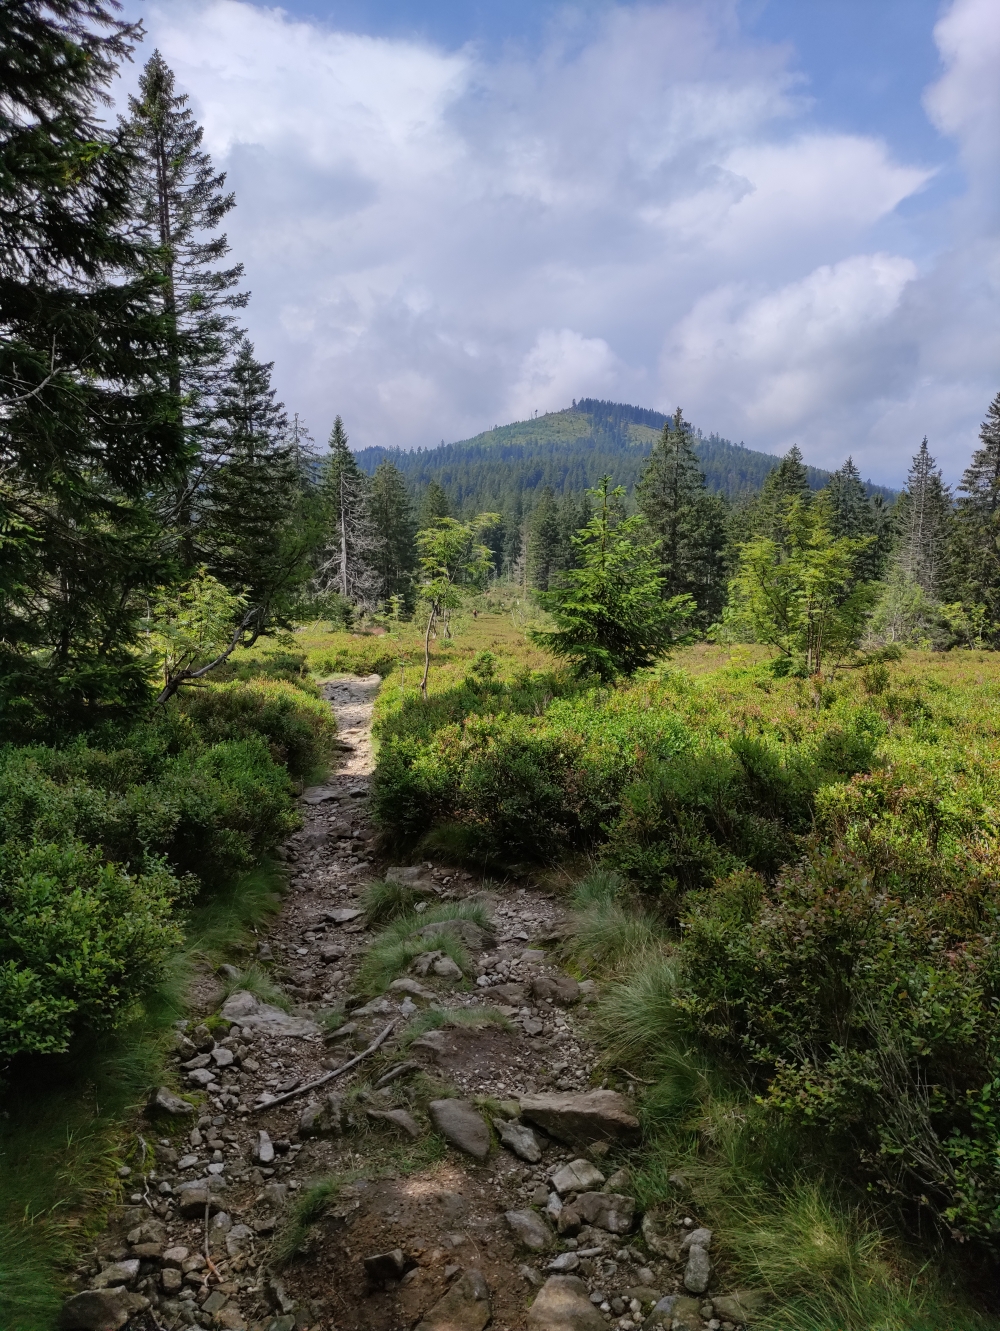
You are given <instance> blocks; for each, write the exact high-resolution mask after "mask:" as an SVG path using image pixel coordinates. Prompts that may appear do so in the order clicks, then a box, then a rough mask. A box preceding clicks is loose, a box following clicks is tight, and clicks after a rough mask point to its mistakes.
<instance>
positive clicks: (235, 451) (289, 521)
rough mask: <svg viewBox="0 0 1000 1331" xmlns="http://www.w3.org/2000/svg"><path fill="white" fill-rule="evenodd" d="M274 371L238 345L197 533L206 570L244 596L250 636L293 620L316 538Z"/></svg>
mask: <svg viewBox="0 0 1000 1331" xmlns="http://www.w3.org/2000/svg"><path fill="white" fill-rule="evenodd" d="M272 368H273V363H272V362H267V363H264V362H261V361H259V360H257V358H256V356H255V354H254V348H253V345H252V343H251V342H250V341H249V340H248V339H247V338H243V339H242V340H241V342H240V344H239V346H238V348H237V352H236V355H235V357H234V359H233V363H232V367H231V369H230V372H229V376H228V378H227V381H226V382H225V383H224V384H223V385H222V386H221V388H220V390H219V394H218V409H217V410H218V420H219V423H220V429H221V431H222V435H221V437H222V441H223V445H224V453H223V458H222V461H221V462H220V464H219V465H218V467H217V468H216V469H215V470H214V471H213V472H212V474H211V476H210V478H209V480H208V483H207V487H206V490H207V493H206V503H205V508H204V513H203V518H202V523H201V529H200V531H199V546H200V547H201V548H202V549H203V550H204V551H205V552H206V554H207V564H208V568H209V571H210V572H211V573H212V574H213V576H215V577H216V578H218V579H219V581H220V582H222V583H223V584H224V585H225V586H227V587H228V588H230V590H232V591H236V592H241V593H242V594H243V595H244V596H245V597H246V600H247V602H248V605H249V607H250V609H251V610H252V611H253V614H252V615H251V616H250V617H249V618H248V624H250V625H251V627H252V635H253V636H255V635H257V634H259V633H262V632H266V631H267V630H268V629H269V628H271V627H272V626H275V625H277V626H284V625H287V624H288V623H289V622H290V619H291V616H292V614H293V611H294V605H295V601H296V598H297V596H298V593H299V591H300V589H301V587H302V586H303V584H304V583H305V581H306V580H307V578H308V577H309V572H310V569H309V564H308V560H309V557H310V555H311V554H312V552H313V549H314V547H315V545H316V543H317V540H318V538H319V533H318V530H317V523H316V517H315V513H314V511H313V506H312V505H311V504H310V502H309V495H308V491H307V488H306V484H305V479H304V474H303V472H304V469H303V466H302V459H301V451H300V450H299V451H300V456H299V458H297V457H296V452H297V449H296V441H295V440H293V438H292V435H291V431H290V429H289V423H288V417H287V415H286V413H285V408H284V405H283V404H282V403H281V402H278V401H276V400H275V397H276V394H275V390H274V388H273V387H272V386H271V370H272Z"/></svg>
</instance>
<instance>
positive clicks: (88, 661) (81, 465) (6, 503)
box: [0, 0, 184, 738]
mask: <svg viewBox="0 0 1000 1331" xmlns="http://www.w3.org/2000/svg"><path fill="white" fill-rule="evenodd" d="M138 35H139V32H138V29H137V28H136V27H133V26H130V25H128V24H125V23H122V22H120V21H119V20H117V19H116V18H115V17H114V15H113V12H112V8H111V7H110V6H104V5H102V4H100V3H96V2H95V0H45V2H44V3H43V0H9V2H8V3H5V4H4V5H2V6H0V90H2V91H0V455H2V457H3V468H2V475H0V532H2V533H3V535H2V537H0V540H2V544H3V558H2V560H0V712H2V714H3V716H4V724H3V725H2V726H0V729H3V733H4V734H5V737H7V738H11V737H13V735H14V734H15V733H16V731H15V728H14V727H15V726H17V725H20V724H23V725H25V726H30V725H31V724H33V723H36V722H37V723H39V724H42V723H43V722H44V718H46V717H49V718H52V721H53V724H56V725H64V726H66V727H72V726H74V725H77V724H86V723H87V722H88V721H89V720H90V719H91V718H96V717H98V716H100V715H103V714H104V712H105V710H112V711H127V710H128V709H129V708H133V707H137V706H141V705H142V703H143V701H144V699H145V698H146V697H147V696H148V692H147V690H148V681H147V678H146V670H145V666H144V663H143V661H142V659H141V657H140V656H139V655H138V654H137V653H136V652H135V650H134V642H135V639H136V637H137V634H138V623H139V618H140V617H141V615H142V613H143V610H144V597H145V594H146V593H147V592H149V591H151V590H152V589H153V588H154V587H155V586H157V585H158V584H159V583H160V582H162V581H163V580H164V578H165V577H166V576H168V575H169V569H168V568H167V566H166V565H165V564H164V559H163V551H162V549H161V547H160V545H159V543H158V539H157V537H158V533H157V530H156V524H155V522H154V520H153V515H152V513H151V511H150V507H149V504H148V496H149V493H150V492H151V490H153V489H155V488H156V487H158V486H160V485H162V484H165V483H167V482H168V481H169V480H170V478H171V477H173V476H174V475H176V474H177V472H178V470H179V468H180V466H181V463H182V461H183V451H184V450H183V439H182V436H181V434H180V432H179V430H178V428H177V419H176V411H175V400H174V399H173V396H172V394H171V392H170V386H169V375H168V371H169V365H170V361H171V355H172V354H176V353H177V352H178V350H179V349H180V348H179V346H178V342H179V339H178V338H177V337H176V336H175V335H174V332H173V330H172V329H171V328H170V327H169V326H168V325H167V323H166V322H165V321H164V319H163V318H162V311H161V309H160V307H159V305H158V302H157V299H156V293H157V283H156V281H155V280H154V279H153V278H152V277H151V275H150V274H149V272H148V263H147V256H146V255H145V254H144V252H143V249H142V247H141V245H139V244H137V243H136V238H135V237H134V236H131V235H129V234H128V226H129V218H130V208H131V194H130V186H131V163H130V160H129V157H128V155H127V154H126V153H124V152H123V151H122V149H121V146H120V144H119V143H118V142H117V141H116V140H115V139H114V138H113V137H112V136H110V135H109V134H108V132H107V130H106V129H105V127H104V125H103V124H102V122H101V121H100V119H99V117H98V114H97V111H98V108H99V107H100V106H101V104H102V103H107V101H108V97H107V93H106V91H105V89H106V87H107V85H108V84H109V83H110V81H111V80H112V78H113V77H114V74H115V71H116V66H117V63H118V61H119V60H121V59H122V58H124V57H126V56H127V55H128V53H129V51H130V49H131V42H132V41H133V40H135V39H136V38H137V37H138Z"/></svg>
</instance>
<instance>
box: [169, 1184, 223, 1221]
mask: <svg viewBox="0 0 1000 1331" xmlns="http://www.w3.org/2000/svg"><path fill="white" fill-rule="evenodd" d="M206 1205H207V1206H208V1213H209V1215H212V1214H214V1212H216V1211H219V1210H221V1209H222V1208H221V1207H220V1205H219V1203H218V1202H217V1201H216V1199H215V1196H214V1193H213V1190H212V1189H211V1188H210V1187H209V1186H208V1183H207V1182H203V1181H202V1180H200V1179H199V1180H198V1181H197V1182H195V1183H186V1184H184V1185H183V1186H182V1187H181V1190H180V1192H179V1194H178V1196H177V1209H178V1211H179V1212H180V1213H181V1215H182V1216H183V1217H184V1219H185V1220H196V1219H197V1218H198V1217H200V1216H203V1215H204V1214H205V1207H206Z"/></svg>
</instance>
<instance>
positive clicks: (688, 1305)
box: [642, 1294, 704, 1331]
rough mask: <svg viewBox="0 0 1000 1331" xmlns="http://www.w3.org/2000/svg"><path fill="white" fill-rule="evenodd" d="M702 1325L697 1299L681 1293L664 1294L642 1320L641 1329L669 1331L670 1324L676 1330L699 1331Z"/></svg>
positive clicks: (645, 1330) (699, 1305) (646, 1330)
mask: <svg viewBox="0 0 1000 1331" xmlns="http://www.w3.org/2000/svg"><path fill="white" fill-rule="evenodd" d="M703 1325H704V1323H703V1322H702V1320H701V1304H700V1303H699V1302H698V1300H697V1299H689V1298H686V1297H685V1296H684V1295H683V1294H665V1295H664V1296H663V1298H662V1299H658V1300H657V1302H656V1303H655V1305H654V1306H653V1309H652V1311H651V1312H650V1314H649V1316H648V1317H647V1318H646V1320H645V1321H644V1322H643V1324H642V1331H670V1328H671V1327H672V1326H676V1327H677V1328H678V1331H682V1329H683V1331H701V1328H702V1326H703Z"/></svg>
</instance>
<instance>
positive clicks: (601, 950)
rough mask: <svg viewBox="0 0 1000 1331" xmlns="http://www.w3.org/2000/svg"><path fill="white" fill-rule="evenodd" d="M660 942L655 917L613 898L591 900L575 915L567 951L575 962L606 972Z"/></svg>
mask: <svg viewBox="0 0 1000 1331" xmlns="http://www.w3.org/2000/svg"><path fill="white" fill-rule="evenodd" d="M663 943H664V930H663V927H662V925H661V924H660V922H659V920H657V919H656V917H655V916H653V915H649V914H647V913H645V912H640V911H631V910H629V909H627V907H625V906H623V905H620V904H619V903H618V902H617V901H614V900H603V901H602V900H595V901H594V902H593V903H592V904H591V905H589V906H588V907H587V908H586V909H585V910H582V911H580V912H579V913H578V914H577V915H576V917H575V919H574V921H573V935H572V939H571V942H570V944H569V950H570V952H571V954H572V956H573V957H574V959H575V960H576V961H577V963H578V964H580V965H587V966H592V967H595V968H597V969H598V970H606V971H607V970H613V969H614V968H615V967H616V966H618V965H621V964H623V963H628V962H630V961H633V960H634V959H635V958H636V957H640V956H643V955H644V954H645V953H647V952H651V951H656V950H658V949H660V948H661V947H662V946H663Z"/></svg>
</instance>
